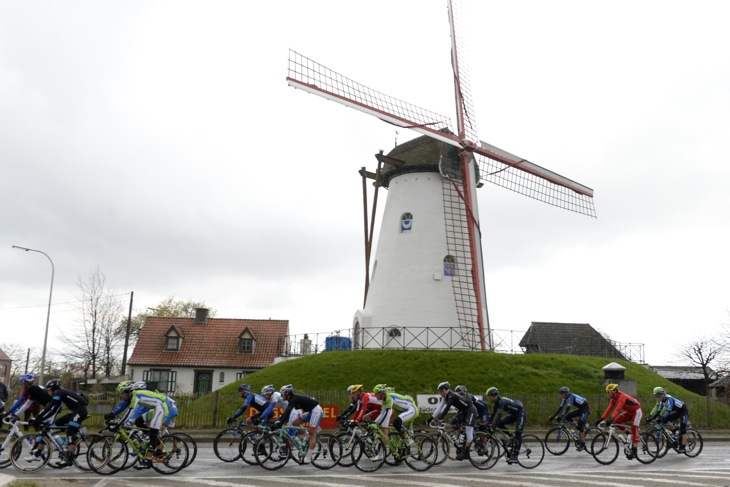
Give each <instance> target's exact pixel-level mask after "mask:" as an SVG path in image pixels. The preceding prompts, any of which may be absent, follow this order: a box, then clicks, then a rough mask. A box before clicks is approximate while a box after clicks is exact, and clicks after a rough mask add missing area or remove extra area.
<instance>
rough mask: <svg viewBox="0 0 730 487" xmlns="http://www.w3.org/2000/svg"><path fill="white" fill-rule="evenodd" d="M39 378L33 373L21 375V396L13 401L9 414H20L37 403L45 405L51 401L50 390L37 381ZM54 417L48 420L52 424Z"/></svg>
mask: <svg viewBox="0 0 730 487" xmlns="http://www.w3.org/2000/svg"><path fill="white" fill-rule="evenodd" d="M36 380H38V378H37V377H36V376H35V375H33V374H23V375H21V376H20V381H19V382H20V397H19V398H18V400H17V401H15V402H14V403H13V405H12V406H11V407H10V409H9V410H8V412H7V415H8V416H20V415H21V414H23V413H24V412H25V411H30V410H32V409H33V408H34V407H36V406H37V405H40V406H42V407H45V406H46V404H48V403H49V402H50V401H51V395H50V394H49V393H48V391H47V390H46V389H45V388H43V387H41V386H39V385H38V384H36V383H35V381H36ZM52 421H53V418H48V420H47V421H46V422H47V423H48V424H51V422H52Z"/></svg>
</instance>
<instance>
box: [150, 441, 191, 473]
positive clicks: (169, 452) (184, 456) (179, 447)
mask: <svg viewBox="0 0 730 487" xmlns="http://www.w3.org/2000/svg"><path fill="white" fill-rule="evenodd" d="M160 443H161V444H162V452H163V456H162V457H160V456H157V452H155V453H156V456H155V458H154V459H153V460H152V468H153V469H154V470H155V471H156V472H159V473H161V474H163V475H172V474H174V473H177V472H179V471H180V470H182V469H183V468H185V466H186V465H187V462H188V452H189V450H188V445H187V443H186V442H185V440H183V439H182V438H180V437H178V436H177V435H175V434H172V435H167V436H164V437H162V438H160Z"/></svg>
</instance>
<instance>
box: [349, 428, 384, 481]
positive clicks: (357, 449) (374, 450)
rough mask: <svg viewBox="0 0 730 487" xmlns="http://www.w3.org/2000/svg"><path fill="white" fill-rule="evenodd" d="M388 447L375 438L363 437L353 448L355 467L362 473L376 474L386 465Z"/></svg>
mask: <svg viewBox="0 0 730 487" xmlns="http://www.w3.org/2000/svg"><path fill="white" fill-rule="evenodd" d="M387 453H388V447H387V446H386V445H385V443H384V442H383V440H381V439H377V438H375V437H373V436H370V435H367V436H361V437H360V438H358V439H357V441H356V442H355V446H353V447H352V458H353V459H354V461H355V467H357V469H358V470H360V471H361V472H375V471H376V470H378V469H379V468H380V467H382V466H383V463H385V456H386V454H387Z"/></svg>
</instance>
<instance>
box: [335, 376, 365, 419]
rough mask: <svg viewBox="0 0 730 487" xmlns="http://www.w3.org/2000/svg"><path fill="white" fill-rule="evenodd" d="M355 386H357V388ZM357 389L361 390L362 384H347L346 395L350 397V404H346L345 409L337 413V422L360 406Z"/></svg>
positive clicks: (350, 414) (347, 416)
mask: <svg viewBox="0 0 730 487" xmlns="http://www.w3.org/2000/svg"><path fill="white" fill-rule="evenodd" d="M355 388H357V390H356V389H355ZM357 391H362V384H358V385H355V384H353V385H350V386H347V395H348V396H349V397H350V404H348V405H347V409H345V410H344V411H342V414H338V415H337V422H338V423H339V422H340V421H342V420H343V419H346V418H349V417H350V416H352V415H353V413H355V411H357V409H358V407H359V406H360V397H359V396H358V395H357V394H356V392H357Z"/></svg>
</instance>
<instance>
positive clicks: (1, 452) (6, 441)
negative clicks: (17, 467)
mask: <svg viewBox="0 0 730 487" xmlns="http://www.w3.org/2000/svg"><path fill="white" fill-rule="evenodd" d="M14 439H15V436H14V435H12V434H11V433H10V430H6V429H1V430H0V468H5V467H7V466H8V465H10V449H11V448H12V446H13V440H14Z"/></svg>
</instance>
